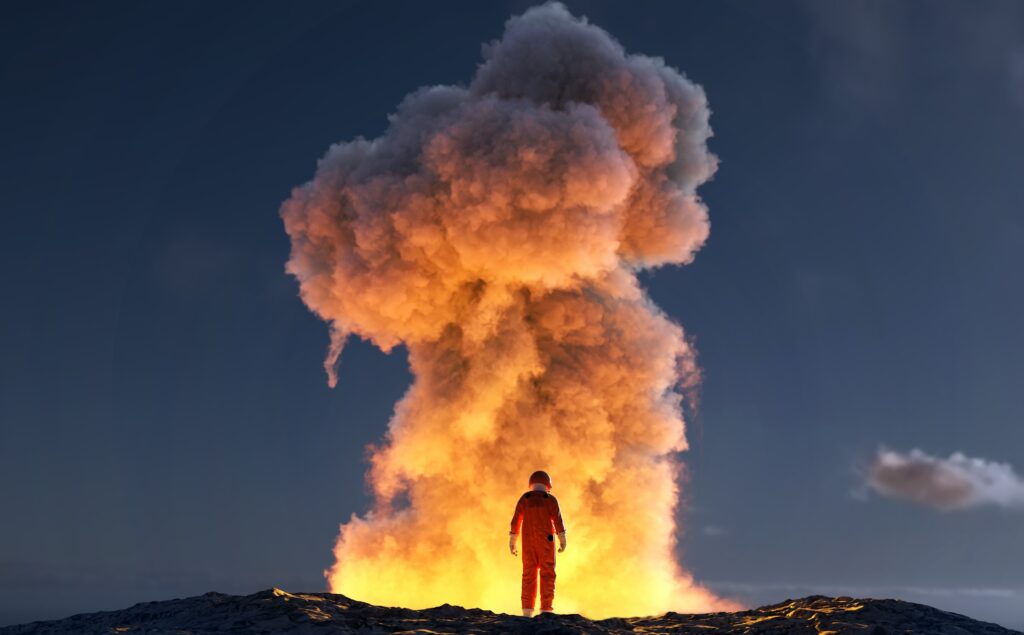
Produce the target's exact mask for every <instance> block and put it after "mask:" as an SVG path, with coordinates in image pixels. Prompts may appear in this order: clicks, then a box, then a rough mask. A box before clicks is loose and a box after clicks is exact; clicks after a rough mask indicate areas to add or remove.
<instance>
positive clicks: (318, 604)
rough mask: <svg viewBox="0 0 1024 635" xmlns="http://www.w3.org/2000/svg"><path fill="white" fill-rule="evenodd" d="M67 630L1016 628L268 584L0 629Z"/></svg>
mask: <svg viewBox="0 0 1024 635" xmlns="http://www.w3.org/2000/svg"><path fill="white" fill-rule="evenodd" d="M70 633H76V634H77V633H83V634H84V633H145V634H152V635H158V634H165V633H166V634H168V635H170V634H174V635H196V634H200V633H316V634H322V635H329V634H333V633H423V634H427V633H522V634H532V633H537V634H541V633H543V634H546V635H560V634H575V633H608V634H612V633H615V634H619V633H644V634H655V633H701V634H704V635H707V634H708V633H716V634H723V633H746V634H755V633H764V634H767V633H792V634H796V635H802V634H805V633H806V634H812V633H813V634H815V635H844V634H846V633H856V634H858V635H888V634H893V635H895V634H897V633H899V634H906V633H927V634H937V635H1012V634H1014V633H1017V634H1018V635H1020V633H1019V632H1018V631H1012V630H1009V629H1006V628H1002V627H1000V626H997V625H995V624H989V623H986V622H979V621H977V620H972V619H971V618H969V617H965V616H963V615H958V614H956V613H948V612H945V611H940V610H938V609H935V608H932V607H929V606H925V605H922V604H913V603H911V602H903V601H900V600H869V599H855V598H847V597H840V598H828V597H823V596H812V597H807V598H803V599H800V600H786V601H785V602H781V603H779V604H774V605H770V606H764V607H761V608H758V609H753V610H749V611H740V612H736V613H707V614H695V615H684V614H679V613H666V614H665V615H661V616H658V617H642V618H613V619H606V620H589V619H587V618H585V617H582V616H580V615H557V614H551V615H548V614H544V615H540V616H538V617H535V618H533V619H527V618H523V617H518V616H512V615H505V614H500V613H492V612H491V611H484V610H481V609H464V608H461V607H458V606H451V605H448V604H445V605H443V606H439V607H436V608H432V609H426V610H419V611H418V610H412V609H402V608H387V607H382V606H374V605H372V604H366V603H364V602H358V601H356V600H352V599H349V598H347V597H345V596H344V595H336V594H332V593H288V592H286V591H282V590H280V589H270V590H267V591H261V592H259V593H254V594H252V595H246V596H237V595H225V594H223V593H207V594H205V595H201V596H197V597H191V598H184V599H177V600H166V601H161V602H144V603H141V604H136V605H135V606H133V607H131V608H128V609H124V610H121V611H108V612H102V613H88V614H82V615H75V616H72V617H69V618H67V619H63V620H55V621H50V622H33V623H31V624H22V625H18V626H9V627H6V628H0V635H29V634H32V635H57V634H60V635H64V634H70Z"/></svg>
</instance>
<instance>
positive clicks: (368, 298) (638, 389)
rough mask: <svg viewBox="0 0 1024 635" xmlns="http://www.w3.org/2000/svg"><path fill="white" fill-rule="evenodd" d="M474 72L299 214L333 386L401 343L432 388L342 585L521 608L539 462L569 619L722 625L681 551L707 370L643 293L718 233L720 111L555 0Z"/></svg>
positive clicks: (368, 143) (385, 598) (395, 126)
mask: <svg viewBox="0 0 1024 635" xmlns="http://www.w3.org/2000/svg"><path fill="white" fill-rule="evenodd" d="M483 53H484V62H483V63H482V64H481V65H480V67H479V68H478V70H477V73H476V75H475V76H474V77H473V79H472V82H471V83H470V84H469V86H468V87H456V86H434V87H430V88H422V89H420V90H417V91H415V92H413V93H412V94H410V95H409V96H407V97H406V98H405V99H404V100H403V101H402V103H401V104H400V105H399V106H398V109H397V112H395V114H393V115H392V116H391V117H390V120H389V121H390V125H389V127H388V129H387V131H386V132H385V133H384V134H383V135H382V136H380V137H378V138H376V139H373V140H365V139H361V138H360V139H356V140H355V141H350V142H344V143H339V144H337V145H334V146H332V147H331V148H330V150H329V151H328V152H327V155H326V156H325V157H324V158H323V159H322V160H321V161H320V163H319V165H318V168H317V172H316V175H315V177H314V178H313V180H312V181H311V182H309V183H307V184H305V185H303V186H302V187H300V188H297V189H296V190H295V191H294V192H293V194H292V197H291V198H290V199H289V200H288V201H287V202H286V203H285V204H284V206H283V208H282V212H281V214H282V217H283V218H284V222H285V228H286V230H287V232H288V234H289V236H290V237H291V240H292V254H291V259H290V260H289V262H288V271H289V272H290V273H292V274H293V275H294V276H295V277H296V278H297V279H298V280H299V282H300V284H301V295H302V299H303V300H304V301H305V303H306V304H307V305H308V306H309V307H310V308H311V309H312V310H313V311H315V312H316V313H317V315H319V316H320V317H322V318H323V319H324V320H326V321H328V322H329V323H330V326H331V345H330V348H329V352H328V355H327V360H326V368H327V370H328V374H329V382H330V384H331V385H334V383H335V381H336V375H335V367H336V364H337V360H338V356H339V355H340V353H341V351H342V346H343V343H344V341H345V339H346V338H347V337H348V336H350V335H356V336H358V337H361V338H364V339H367V340H369V341H371V342H373V343H374V344H375V345H377V346H379V347H380V348H381V349H382V350H384V351H389V350H391V349H392V348H394V347H395V346H398V345H404V346H406V347H407V349H408V352H409V363H410V366H411V370H412V373H413V375H414V378H415V379H414V381H413V384H412V386H411V387H410V389H409V391H408V392H407V393H406V395H405V396H404V397H403V398H402V400H401V401H400V402H399V403H398V405H397V406H396V409H395V414H394V417H393V418H392V420H391V422H390V424H389V429H388V434H387V439H386V441H385V442H384V443H383V444H381V445H380V446H379V447H376V448H374V449H373V451H372V456H371V469H370V472H369V476H368V478H369V483H370V486H371V488H372V492H373V495H374V497H375V505H374V507H373V509H372V510H371V511H370V512H369V513H367V514H365V515H364V516H361V517H353V518H352V520H351V521H349V522H348V523H346V524H345V525H343V526H342V528H341V533H340V535H339V537H338V542H337V545H336V548H335V557H336V564H335V565H334V566H333V567H332V568H331V569H330V570H329V571H328V572H327V575H328V578H329V582H330V586H331V588H332V590H334V591H335V592H339V593H344V594H346V595H350V596H352V597H355V598H358V599H361V600H364V601H371V602H376V603H381V604H389V605H402V606H410V607H423V606H433V605H438V604H441V603H444V602H450V603H454V604H462V605H468V606H479V607H485V608H491V609H495V610H509V611H511V610H517V608H518V597H519V592H518V585H519V579H520V576H519V570H518V567H519V562H518V560H516V559H514V558H512V557H511V556H509V554H508V552H507V550H506V547H505V545H506V537H507V532H508V529H507V527H508V522H509V519H510V517H511V514H512V508H513V506H514V504H515V501H516V499H517V498H518V496H519V494H520V493H521V492H522V491H523V490H524V489H525V488H526V478H527V477H528V475H529V474H530V473H531V472H532V471H534V470H536V469H545V470H547V471H549V472H550V473H551V474H552V476H553V479H554V482H555V490H554V491H555V493H556V495H558V497H559V500H560V502H561V506H562V512H563V516H564V517H565V519H566V523H567V526H568V528H569V537H570V547H569V549H568V550H567V551H566V552H565V554H562V555H561V556H560V559H559V563H558V575H559V577H558V595H557V597H556V606H557V607H558V609H559V610H560V611H583V612H586V613H587V614H589V615H592V616H606V615H612V614H651V613H656V612H659V611H665V610H669V609H675V610H708V609H713V608H716V607H725V606H727V603H725V602H721V601H719V600H717V599H716V598H714V597H713V596H712V595H711V594H710V593H708V592H707V591H705V590H704V589H702V588H700V587H698V586H696V585H695V584H694V583H693V582H692V580H691V578H690V576H689V575H688V574H687V573H685V572H684V571H683V570H681V569H680V568H679V566H678V565H677V563H676V560H675V557H674V547H675V535H676V525H675V521H674V518H675V511H676V505H677V500H678V498H679V492H678V486H677V483H678V482H679V479H680V476H681V466H680V464H679V463H678V462H677V459H676V453H678V452H680V451H682V450H685V449H686V440H685V437H684V422H683V419H682V412H681V411H682V409H681V398H682V393H683V392H684V391H685V390H686V388H687V387H690V386H692V385H693V383H694V382H695V381H696V379H697V375H696V373H697V366H696V362H695V360H694V352H693V350H692V349H691V348H690V346H689V344H688V343H687V340H686V338H685V337H684V334H683V330H682V329H681V328H680V327H679V326H678V325H677V324H675V323H673V322H672V321H671V320H670V319H669V318H667V317H666V316H665V315H664V314H663V313H662V312H661V311H659V310H658V309H657V308H656V307H655V306H654V305H653V304H652V303H651V302H650V300H649V299H648V297H647V295H646V294H645V292H644V290H643V289H642V288H641V287H640V285H639V284H638V281H637V277H636V274H637V272H638V271H639V270H641V269H644V268H649V267H655V266H659V265H667V264H683V263H687V262H689V261H690V260H691V259H692V258H693V256H694V253H695V252H696V251H697V250H698V249H699V248H700V247H701V245H702V244H703V243H704V241H705V240H706V239H707V236H708V227H709V226H708V218H707V210H706V209H705V207H704V205H703V203H702V202H701V200H700V198H699V196H698V195H697V194H696V188H697V186H698V185H700V184H701V183H703V182H704V181H706V180H707V179H708V178H710V177H711V175H712V174H713V173H714V172H715V169H716V159H715V157H714V155H712V154H710V153H709V152H708V150H707V147H706V141H707V139H708V137H710V136H711V129H710V128H709V126H708V115H709V113H708V108H707V103H706V100H705V96H704V92H703V90H701V88H700V87H699V86H697V85H695V84H693V83H691V82H690V81H688V80H687V79H686V78H684V77H683V76H682V75H681V74H680V73H679V72H678V71H676V70H674V69H672V68H669V67H668V66H666V65H665V64H664V62H663V61H661V60H660V59H656V58H650V57H644V56H641V55H628V54H626V53H625V52H624V50H623V49H622V47H621V46H620V45H619V44H618V43H617V42H616V41H615V40H613V39H612V38H611V37H610V36H609V35H608V34H607V33H606V32H604V31H603V30H601V29H599V28H597V27H595V26H593V25H591V24H588V23H587V21H586V20H582V19H577V18H575V17H573V16H572V15H570V14H569V13H568V12H567V11H566V9H565V8H564V7H563V6H561V5H560V4H547V5H544V6H542V7H539V8H534V9H531V10H529V11H527V12H526V13H525V14H523V15H522V16H519V17H515V18H512V19H510V20H509V21H508V23H507V24H506V29H505V33H504V35H503V37H502V39H501V40H499V41H495V42H492V43H491V44H488V45H486V46H484V49H483Z"/></svg>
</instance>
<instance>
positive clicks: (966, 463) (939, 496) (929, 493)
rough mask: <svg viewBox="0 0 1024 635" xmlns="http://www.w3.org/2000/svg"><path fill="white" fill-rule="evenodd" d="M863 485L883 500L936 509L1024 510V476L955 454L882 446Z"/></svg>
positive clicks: (1004, 466) (958, 453) (993, 464)
mask: <svg viewBox="0 0 1024 635" xmlns="http://www.w3.org/2000/svg"><path fill="white" fill-rule="evenodd" d="M866 485H867V486H868V487H869V488H871V489H872V490H874V491H875V492H877V493H878V494H881V495H882V496H885V497H887V498H897V499H903V500H908V501H911V502H914V503H918V504H921V505H925V506H928V507H933V508H935V509H938V510H941V511H958V510H964V509H970V508H974V507H981V506H985V505H994V506H997V507H1004V508H1013V509H1022V508H1024V480H1021V478H1020V476H1018V475H1017V473H1016V472H1015V471H1014V470H1013V467H1011V466H1010V465H1009V464H1008V463H997V462H995V461H989V460H987V459H980V458H971V457H969V456H965V455H963V454H961V453H960V452H954V453H953V454H951V455H950V456H949V458H941V457H935V456H931V455H928V454H925V453H924V452H922V451H921V450H916V449H915V450H911V451H910V452H909V453H902V452H896V451H893V450H887V449H885V448H882V449H880V450H879V451H878V454H877V455H876V456H875V460H874V462H873V463H872V464H871V466H870V467H869V468H868V471H867V473H866Z"/></svg>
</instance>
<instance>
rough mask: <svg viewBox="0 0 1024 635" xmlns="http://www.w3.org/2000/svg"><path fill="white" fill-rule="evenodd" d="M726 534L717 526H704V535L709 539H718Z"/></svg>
mask: <svg viewBox="0 0 1024 635" xmlns="http://www.w3.org/2000/svg"><path fill="white" fill-rule="evenodd" d="M726 533H727V532H726V531H725V529H723V528H722V527H719V526H718V525H704V535H705V536H708V537H710V538H718V537H719V536H724V535H725V534H726Z"/></svg>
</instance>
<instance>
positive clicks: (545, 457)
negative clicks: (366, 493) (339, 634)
mask: <svg viewBox="0 0 1024 635" xmlns="http://www.w3.org/2000/svg"><path fill="white" fill-rule="evenodd" d="M489 295H490V293H487V294H485V297H482V298H480V300H479V305H482V306H484V307H486V309H484V310H482V311H480V312H472V311H470V312H468V315H467V320H466V322H465V323H464V324H463V326H462V327H461V328H458V329H452V330H451V331H450V332H449V333H447V334H446V336H445V337H444V338H442V339H441V340H440V341H439V342H436V343H431V344H427V345H410V347H409V352H410V363H411V365H412V367H413V369H414V373H415V376H416V381H415V383H414V385H413V386H412V388H411V389H410V391H409V393H408V394H407V395H406V396H405V397H404V399H403V400H402V401H401V403H400V404H399V405H398V408H397V411H396V415H395V418H394V419H393V421H392V423H391V429H390V434H389V439H388V443H387V444H386V445H385V446H384V447H382V448H379V449H378V450H377V451H376V452H375V453H374V454H373V457H372V463H373V469H372V471H371V484H372V486H373V490H374V494H375V495H376V497H377V499H378V501H379V503H378V505H377V507H376V508H375V509H374V510H373V511H372V512H371V513H369V514H368V515H367V516H366V517H365V518H358V517H357V518H353V519H352V520H351V521H350V522H349V523H347V524H346V525H344V526H343V527H342V530H341V534H340V536H339V538H338V542H337V545H336V547H335V557H336V559H337V563H336V565H335V566H334V567H333V568H332V569H331V570H330V571H329V572H328V578H329V582H330V588H331V590H332V591H334V592H336V593H343V594H345V595H347V596H349V597H354V598H358V599H360V600H362V601H366V602H372V603H376V604H384V605H399V606H406V607H411V608H426V607H430V606H437V605H440V604H443V603H450V604H458V605H462V606H469V607H480V608H485V609H490V610H494V611H499V612H516V611H518V608H519V585H520V579H521V578H520V572H521V568H520V567H521V563H520V561H519V559H518V558H513V557H512V556H510V555H509V553H508V550H507V547H506V543H507V540H506V534H507V529H506V528H507V527H508V523H509V520H510V518H511V515H512V510H513V508H514V505H515V501H516V500H517V499H518V497H519V495H520V494H521V493H522V491H524V490H525V489H526V487H525V485H526V479H527V477H528V475H529V474H530V473H531V472H532V471H533V470H535V469H546V470H548V471H549V472H550V473H551V475H552V478H553V479H554V484H555V488H554V490H553V493H555V494H556V496H557V497H558V499H559V502H560V504H561V507H562V514H563V517H564V518H565V521H566V524H567V527H568V535H569V548H568V549H567V550H566V551H565V552H564V553H561V554H558V563H557V571H558V579H557V590H556V596H555V606H556V608H557V610H558V611H559V612H563V613H582V614H584V615H587V616H588V617H595V618H602V617H610V616H631V615H651V614H655V613H662V612H665V611H668V610H675V611H679V612H705V611H711V610H724V609H727V608H734V605H732V604H731V603H728V602H724V601H722V600H719V599H717V598H715V597H714V596H713V595H712V594H711V593H709V592H708V591H706V590H705V589H703V588H701V587H699V586H696V585H695V584H694V583H693V582H692V580H691V578H690V577H689V576H688V575H686V574H684V573H683V572H682V571H681V570H680V569H679V567H678V566H677V564H676V560H675V556H674V547H675V531H676V527H675V523H674V518H675V514H674V511H675V507H676V502H677V500H678V491H677V486H676V483H677V480H678V479H677V476H678V474H677V472H678V465H677V464H676V462H675V460H674V458H673V457H674V453H675V452H678V451H680V450H682V449H684V448H685V441H684V436H683V431H684V427H683V421H682V419H681V418H680V416H679V412H680V394H679V393H678V392H676V391H675V390H674V389H673V388H674V387H675V386H677V385H678V384H679V383H680V382H679V380H680V373H681V372H683V369H684V368H693V364H692V363H684V364H681V363H680V361H683V362H691V361H692V353H691V351H690V349H689V348H688V345H687V343H686V341H685V339H684V338H683V333H682V330H681V329H680V328H679V327H678V326H677V325H675V324H673V323H672V322H670V321H669V320H668V319H667V318H666V317H665V316H663V315H662V314H660V313H659V312H658V311H656V310H655V309H654V308H653V307H652V305H650V303H649V302H648V301H647V299H646V298H645V297H644V295H643V293H642V292H641V290H640V289H639V288H638V287H637V286H636V281H635V279H634V278H633V277H632V276H631V275H628V274H626V273H625V272H620V275H618V276H610V277H608V278H606V279H604V280H602V281H600V282H599V283H595V284H593V285H590V286H588V287H586V288H584V289H582V290H580V291H578V292H556V293H549V294H546V295H540V296H539V297H536V298H534V297H533V295H534V294H532V293H528V292H525V291H523V290H518V291H509V290H505V291H504V292H502V291H498V292H497V293H495V294H494V295H498V296H501V297H500V299H496V298H491V297H489ZM398 499H403V500H402V504H398Z"/></svg>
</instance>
